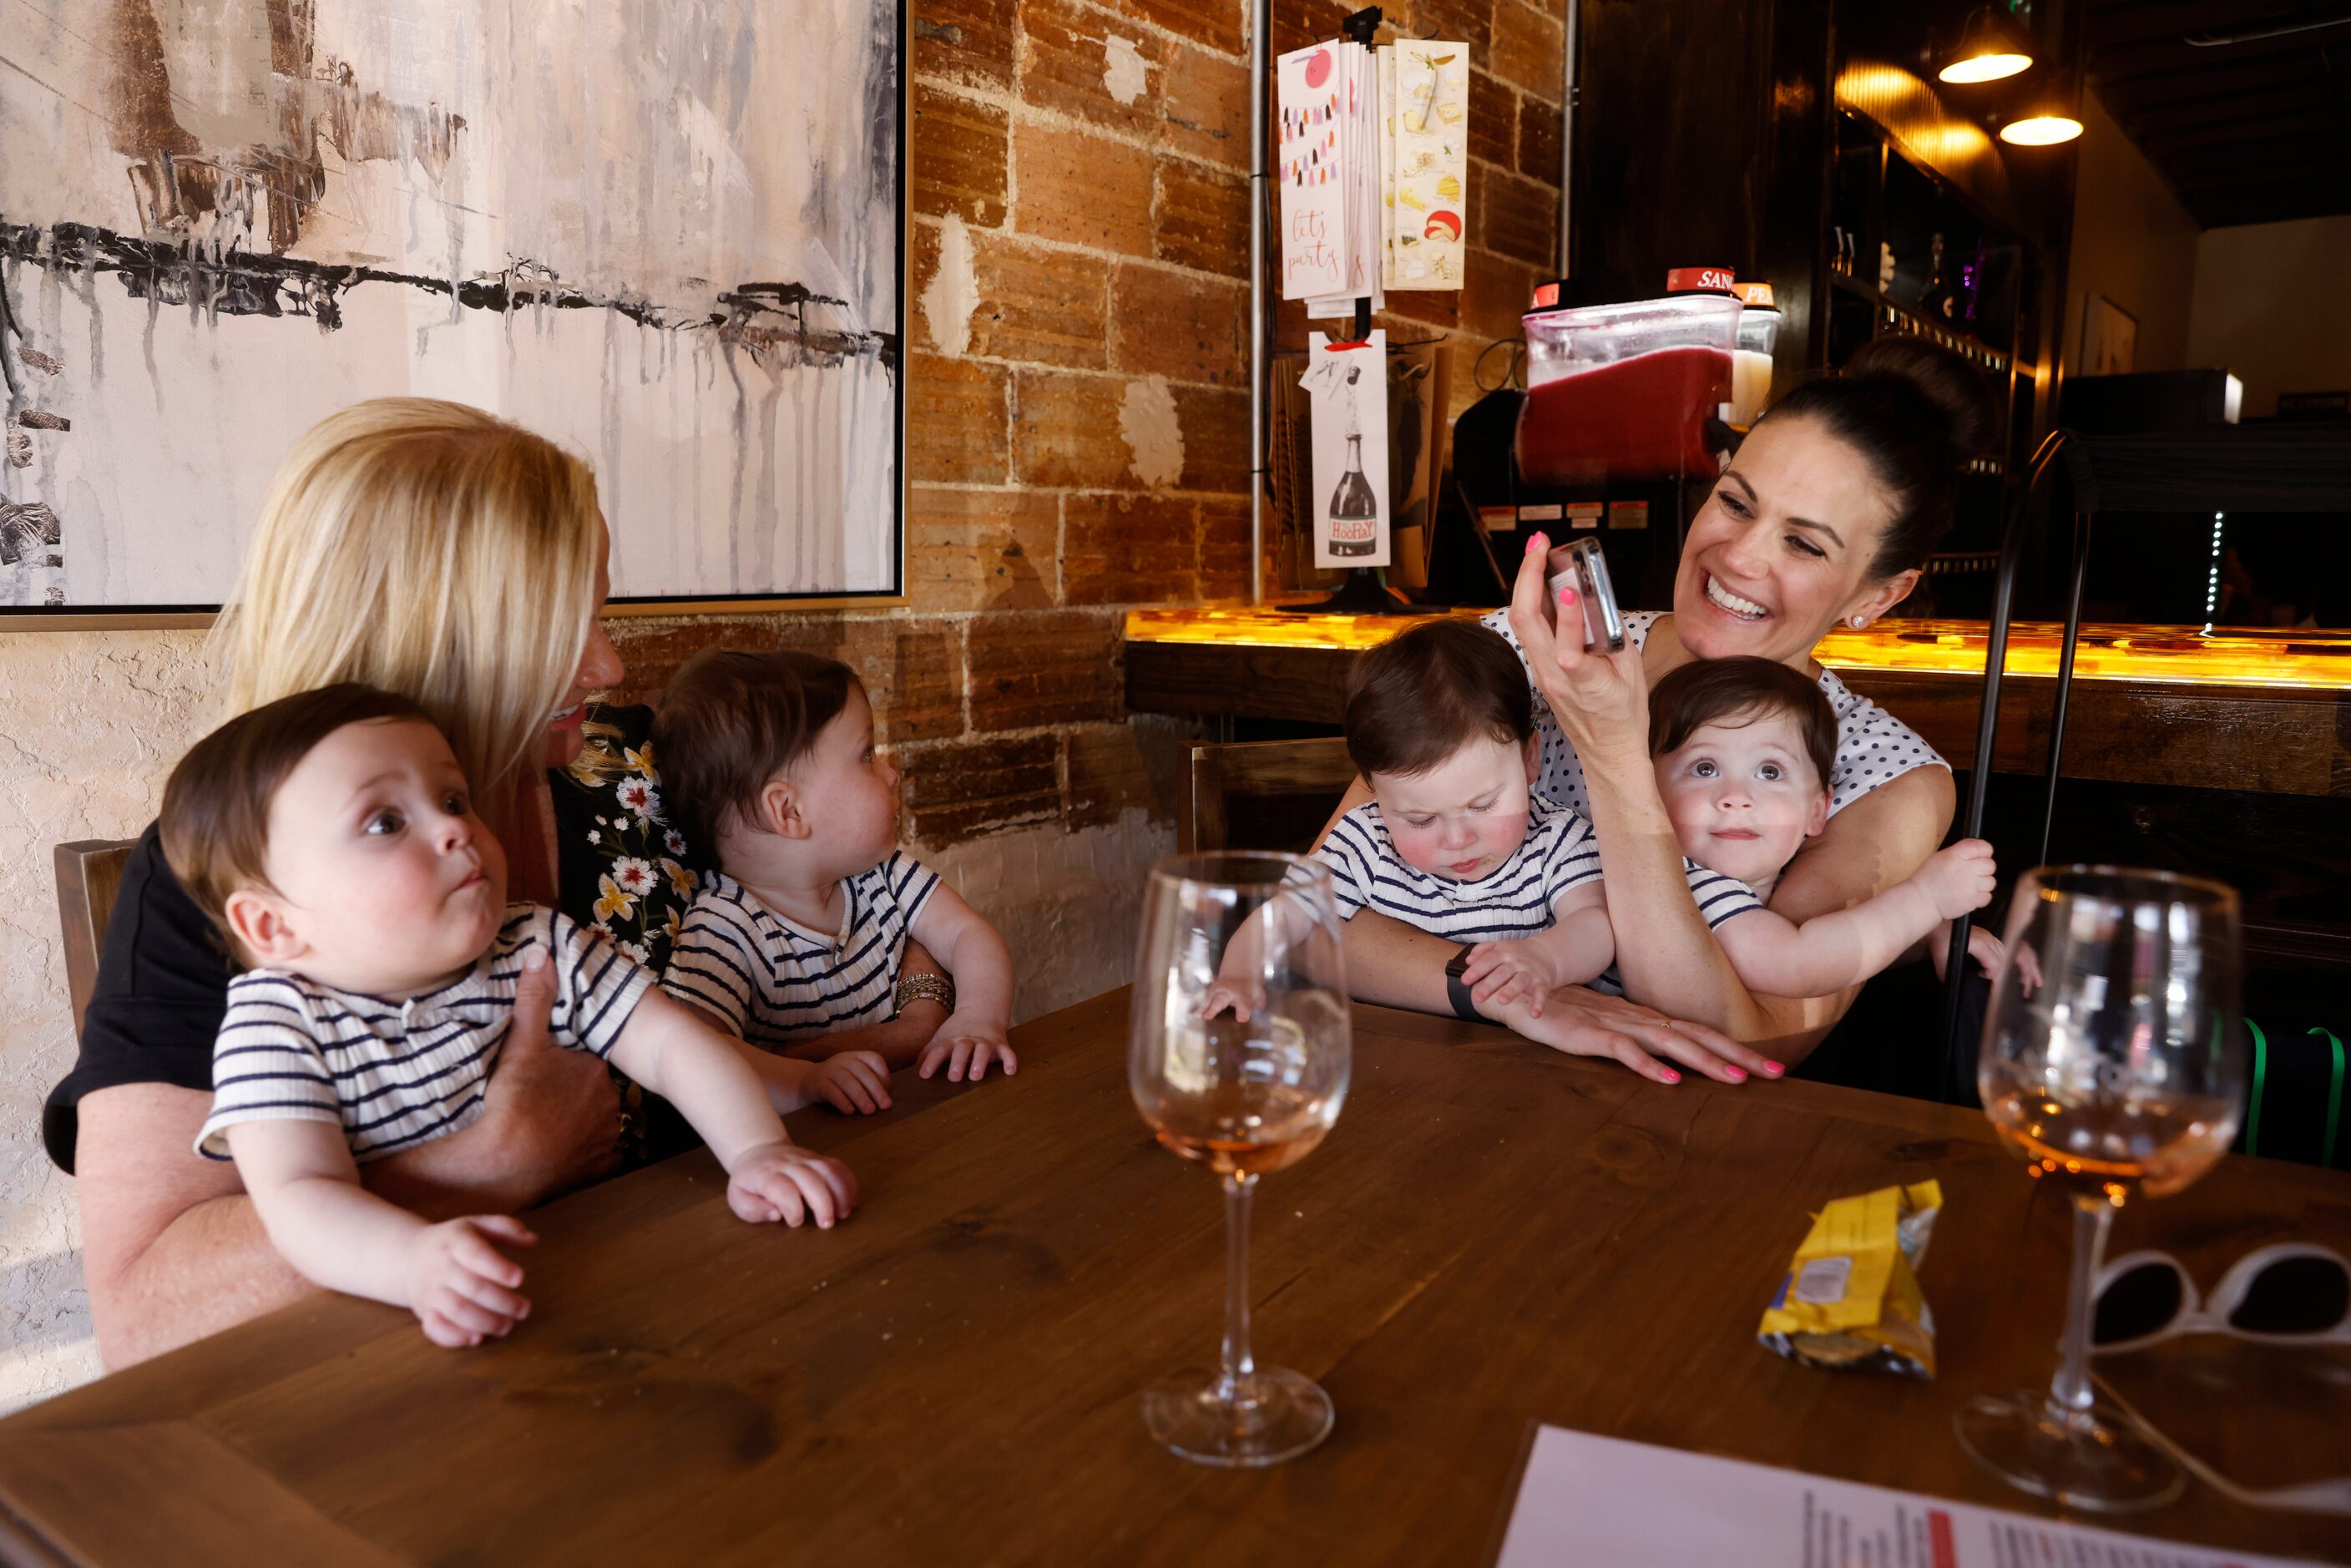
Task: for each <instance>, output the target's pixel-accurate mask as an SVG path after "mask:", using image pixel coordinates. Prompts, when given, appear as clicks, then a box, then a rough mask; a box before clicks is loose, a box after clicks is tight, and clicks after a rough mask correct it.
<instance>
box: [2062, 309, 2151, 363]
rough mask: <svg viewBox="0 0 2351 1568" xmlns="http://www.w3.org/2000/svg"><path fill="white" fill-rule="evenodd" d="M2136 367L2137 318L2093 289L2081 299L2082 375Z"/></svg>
mask: <svg viewBox="0 0 2351 1568" xmlns="http://www.w3.org/2000/svg"><path fill="white" fill-rule="evenodd" d="M2137 367H2138V318H2137V317H2136V316H2134V315H2132V314H2131V313H2130V312H2129V311H2127V310H2126V309H2124V308H2122V307H2121V306H2119V305H2117V304H2116V303H2115V302H2114V301H2113V300H2112V299H2109V298H2106V296H2105V295H2103V294H2100V293H2097V292H2095V291H2093V292H2092V293H2091V295H2090V296H2089V298H2086V299H2085V300H2084V301H2083V302H2082V368H2081V369H2080V370H2078V371H2074V374H2076V375H2082V376H2126V375H2129V374H2130V373H2131V372H2132V371H2134V370H2136V369H2137Z"/></svg>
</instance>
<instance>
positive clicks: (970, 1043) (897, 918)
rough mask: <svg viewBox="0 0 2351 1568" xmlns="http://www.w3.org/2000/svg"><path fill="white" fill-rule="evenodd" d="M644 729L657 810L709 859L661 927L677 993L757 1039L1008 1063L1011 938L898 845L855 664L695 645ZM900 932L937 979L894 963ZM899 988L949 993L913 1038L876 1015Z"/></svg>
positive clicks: (946, 1063) (774, 1047) (895, 999)
mask: <svg viewBox="0 0 2351 1568" xmlns="http://www.w3.org/2000/svg"><path fill="white" fill-rule="evenodd" d="M653 744H654V746H655V747H656V748H657V754H658V755H659V757H660V758H661V768H662V778H663V780H664V784H665V785H666V787H667V791H668V808H669V811H670V815H671V816H672V818H673V819H674V820H675V821H679V822H681V823H682V824H683V825H684V829H685V831H686V832H687V833H688V834H689V835H690V836H692V837H693V839H694V841H695V842H696V843H702V844H707V845H710V846H712V847H713V848H715V850H716V852H717V858H718V863H719V867H720V869H719V870H718V871H716V873H710V874H708V875H706V876H705V878H704V879H703V883H702V887H701V889H700V891H699V892H697V893H696V894H695V898H694V902H693V903H692V904H690V905H689V906H688V907H687V909H686V914H685V918H684V922H683V924H682V925H680V926H679V928H678V933H677V936H676V939H675V940H674V942H673V943H672V944H671V948H670V952H671V957H670V964H669V968H668V970H667V971H666V972H665V973H664V975H663V977H662V983H663V985H664V987H666V988H668V990H669V992H670V993H671V994H672V995H673V996H674V997H676V998H678V999H679V1000H681V1001H684V1002H686V1003H688V1004H690V1005H691V1006H693V1007H695V1008H697V1009H701V1010H702V1011H703V1012H705V1013H706V1014H707V1015H709V1016H710V1017H711V1018H712V1019H716V1021H717V1022H718V1023H719V1024H720V1025H721V1026H723V1027H724V1028H726V1029H727V1030H731V1031H732V1032H734V1033H736V1034H738V1035H740V1036H742V1037H743V1039H745V1040H747V1041H749V1042H750V1043H751V1044H752V1045H755V1046H758V1047H759V1048H760V1049H761V1050H763V1051H773V1052H778V1053H785V1052H789V1053H790V1054H791V1055H793V1056H807V1057H814V1058H818V1059H823V1060H829V1059H831V1058H832V1057H833V1056H835V1055H837V1054H838V1053H840V1052H842V1051H853V1050H857V1049H859V1048H861V1047H863V1046H866V1045H868V1044H870V1045H872V1047H873V1048H874V1049H876V1050H878V1051H880V1053H881V1054H882V1056H883V1059H884V1060H885V1061H890V1062H891V1064H892V1065H893V1066H904V1065H907V1064H909V1063H911V1064H912V1065H913V1066H914V1068H915V1069H916V1071H919V1072H920V1073H921V1075H922V1076H923V1077H925V1078H928V1077H930V1076H931V1075H932V1074H933V1073H935V1072H937V1071H939V1070H940V1069H941V1068H943V1067H944V1068H945V1069H946V1074H947V1077H948V1078H949V1079H950V1080H952V1081H956V1082H962V1081H966V1080H972V1081H977V1079H979V1078H981V1077H983V1076H985V1075H986V1073H987V1068H988V1064H989V1063H990V1062H994V1063H997V1064H998V1066H1000V1067H1001V1068H1002V1069H1003V1071H1005V1072H1006V1073H1008V1074H1009V1073H1011V1072H1014V1071H1018V1069H1019V1061H1018V1059H1017V1058H1016V1057H1015V1056H1014V1055H1013V1051H1012V1047H1011V1045H1010V1043H1009V1042H1008V1040H1007V1039H1006V1034H1007V1032H1008V1030H1009V1028H1010V1025H1011V1019H1012V955H1011V953H1010V952H1009V951H1008V949H1007V948H1006V946H1005V945H1004V938H1003V937H1001V936H998V935H997V933H996V928H995V927H994V926H992V925H989V924H988V923H987V921H986V920H985V919H983V918H982V917H981V916H980V915H979V914H978V913H977V911H976V910H974V909H973V908H972V907H971V905H970V904H967V903H965V902H964V900H963V898H962V896H961V895H960V894H957V893H956V890H955V889H954V888H952V887H949V886H947V885H946V883H942V882H941V881H940V880H939V879H938V877H937V875H936V874H935V873H932V872H930V871H926V870H925V869H924V867H923V866H922V865H921V864H920V863H919V862H916V861H915V860H914V858H913V857H912V856H910V855H907V854H905V853H904V852H902V851H900V850H899V849H898V847H897V843H898V795H897V790H898V774H897V770H896V769H894V768H892V767H891V766H890V765H889V764H888V763H886V762H883V761H882V760H880V759H879V758H876V757H875V755H874V752H873V708H872V703H871V702H869V701H868V700H867V697H866V695H865V687H864V685H863V684H862V682H860V681H859V680H858V678H857V673H856V672H855V671H854V670H852V669H851V668H850V667H849V666H848V665H847V664H842V663H841V662H840V661H839V660H837V659H827V658H820V657H819V656H817V655H815V654H812V653H795V652H792V651H790V650H788V649H776V650H771V651H768V652H762V653H753V652H747V651H737V650H715V651H712V652H710V653H703V654H701V655H699V656H698V657H696V658H695V659H694V660H692V661H691V662H689V663H688V664H686V666H685V667H684V669H682V670H680V671H679V672H678V674H677V676H676V678H675V679H674V680H673V681H672V682H671V683H670V685H669V689H668V690H667V691H666V692H665V693H664V694H663V696H662V702H661V710H660V716H659V718H658V720H657V721H656V723H655V726H654V732H653ZM909 937H911V938H913V939H914V941H917V942H920V943H921V944H922V945H923V946H925V948H927V949H928V950H929V951H930V954H931V956H933V957H935V958H936V959H937V960H938V962H939V963H940V964H941V965H942V966H943V967H945V968H946V971H947V975H948V977H949V983H948V984H946V985H945V986H943V987H942V986H940V984H939V981H938V977H936V976H935V975H924V976H904V977H902V976H901V974H900V970H901V968H902V967H903V965H904V958H905V952H906V943H907V939H908V938H909ZM926 982H927V983H926ZM938 989H944V990H945V991H946V996H944V997H939V996H937V995H936V994H935V992H936V990H938ZM912 996H928V997H931V998H933V999H935V1000H938V1001H940V1002H942V1003H943V1004H944V1005H945V1006H946V1009H947V1011H948V1017H947V1019H946V1022H945V1023H943V1024H941V1025H940V1026H939V1028H938V1029H937V1030H936V1031H935V1032H934V1033H933V1034H932V1035H931V1036H930V1038H929V1039H928V1040H920V1041H917V1040H908V1039H907V1038H906V1037H905V1036H904V1034H903V1032H902V1031H899V1030H891V1029H890V1028H889V1027H888V1025H889V1023H890V1020H891V1019H893V1018H894V1017H895V1016H896V1013H897V1010H898V1009H899V1008H900V1007H901V1006H903V1005H904V1002H905V1001H906V1000H907V999H909V998H910V997H912Z"/></svg>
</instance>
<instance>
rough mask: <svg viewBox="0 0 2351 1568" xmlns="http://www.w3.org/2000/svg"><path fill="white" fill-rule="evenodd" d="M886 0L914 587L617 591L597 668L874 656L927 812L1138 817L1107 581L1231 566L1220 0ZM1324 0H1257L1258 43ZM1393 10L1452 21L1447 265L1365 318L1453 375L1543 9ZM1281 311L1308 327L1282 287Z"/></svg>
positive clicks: (1239, 296) (1050, 819)
mask: <svg viewBox="0 0 2351 1568" xmlns="http://www.w3.org/2000/svg"><path fill="white" fill-rule="evenodd" d="M913 4H914V61H913V66H914V79H913V84H912V100H913V121H912V125H911V127H910V141H911V149H912V151H911V167H910V169H909V171H908V181H909V185H908V190H909V202H910V204H911V206H912V209H913V227H914V232H913V236H912V242H911V243H912V251H913V255H912V267H913V298H912V300H910V304H909V309H908V329H909V331H908V337H909V341H908V345H907V348H908V365H909V371H908V377H907V388H908V392H907V397H908V434H907V444H908V459H907V460H908V471H909V480H910V491H909V499H908V515H907V530H908V534H907V582H908V594H909V597H910V600H911V603H910V604H909V605H908V606H907V608H905V609H904V610H897V611H888V612H823V613H816V614H805V615H748V616H726V617H710V618H705V617H681V618H677V619H674V620H662V621H640V620H620V621H616V622H613V623H612V630H613V633H614V636H615V639H616V641H618V643H620V646H621V650H622V653H623V655H624V656H625V657H626V658H627V660H628V662H629V664H630V678H629V683H628V687H627V690H626V691H625V692H624V694H623V695H630V696H642V695H650V694H652V693H654V692H657V691H658V690H659V689H660V687H661V685H663V683H664V682H665V681H666V680H667V679H668V677H669V675H670V674H671V673H672V672H674V670H675V668H676V666H677V665H678V664H679V663H681V662H682V661H683V660H684V658H685V657H686V656H687V655H689V654H691V653H694V652H695V651H696V650H698V649H700V648H704V647H709V646H715V645H721V644H727V643H735V644H741V645H754V646H757V645H770V646H772V645H776V644H778V643H781V644H785V645H789V646H794V647H805V648H810V649H814V650H820V651H823V652H828V653H834V654H835V655H837V656H839V657H841V658H843V659H846V660H847V661H849V662H850V663H851V664H854V665H856V666H857V668H858V669H859V670H860V671H861V672H862V674H864V676H865V679H866V681H867V683H868V684H869V685H870V686H871V687H872V693H873V699H874V707H875V710H876V713H877V715H878V716H879V721H880V732H881V738H882V739H883V743H884V744H885V745H887V746H890V747H893V748H894V749H895V751H896V752H897V754H898V758H899V760H900V761H901V763H902V764H903V766H904V771H905V774H906V786H905V790H906V805H907V809H908V827H909V831H910V832H911V833H912V834H913V835H914V836H915V837H917V838H919V839H921V840H922V841H925V842H927V843H931V844H947V843H954V842H957V841H963V840H967V839H971V838H975V837H979V836H983V835H986V834H989V833H993V832H998V831H1008V830H1013V829H1019V828H1025V827H1035V826H1063V827H1071V828H1076V827H1085V826H1090V825H1093V824H1097V823H1102V822H1105V821H1113V820H1115V819H1116V818H1117V817H1118V816H1119V815H1120V813H1122V812H1123V811H1125V810H1130V809H1134V808H1137V807H1140V808H1143V809H1145V810H1149V811H1151V812H1152V813H1153V814H1154V815H1155V817H1158V818H1160V819H1162V820H1165V819H1166V818H1168V817H1169V816H1170V815H1171V814H1172V808H1173V800H1172V789H1173V779H1174V751H1175V745H1176V743H1177V740H1178V734H1179V732H1178V730H1177V728H1176V727H1175V726H1174V725H1173V724H1171V723H1165V722H1155V723H1145V724H1135V725H1130V724H1129V723H1127V722H1126V717H1125V714H1124V707H1123V678H1122V674H1121V667H1120V639H1119V629H1120V625H1121V622H1122V617H1123V610H1124V609H1125V607H1126V606H1129V605H1134V604H1156V603H1184V602H1197V601H1209V600H1217V599H1234V598H1238V597H1240V596H1243V595H1245V594H1246V593H1247V592H1248V590H1249V474H1248V467H1249V392H1248V380H1247V377H1248V365H1249V358H1248V356H1249V308H1248V307H1249V291H1248V283H1247V274H1248V261H1249V73H1248V69H1247V56H1246V54H1245V52H1244V49H1245V44H1244V28H1245V26H1246V20H1245V18H1246V15H1247V5H1246V4H1245V0H1116V3H1104V4H1092V3H1090V0H913ZM1348 9H1349V7H1347V6H1345V5H1339V4H1335V3H1334V4H1322V3H1320V0H1278V4H1277V6H1276V21H1275V37H1274V40H1273V41H1274V44H1275V46H1276V47H1277V49H1287V48H1291V47H1297V46H1298V45H1300V44H1302V43H1304V42H1306V41H1308V39H1309V38H1311V37H1333V36H1335V35H1336V33H1337V31H1338V22H1339V19H1340V17H1342V16H1344V15H1345V14H1346V12H1347V10H1348ZM1390 16H1391V19H1392V20H1393V21H1394V22H1395V23H1396V24H1397V26H1400V27H1401V28H1402V29H1404V30H1405V31H1409V32H1412V33H1414V34H1416V35H1418V36H1435V35H1438V34H1443V35H1445V36H1447V37H1463V38H1467V39H1468V41H1469V45H1470V63H1471V82H1472V91H1473V99H1472V103H1473V121H1474V129H1475V131H1476V139H1475V141H1473V143H1472V162H1471V164H1470V183H1471V197H1470V200H1471V204H1472V208H1471V210H1472V220H1471V221H1472V225H1473V226H1472V232H1471V235H1470V239H1471V250H1470V261H1469V268H1468V282H1469V287H1468V292H1467V293H1465V294H1462V295H1458V296H1457V295H1454V294H1429V295H1418V296H1413V295H1400V296H1397V297H1396V301H1395V306H1396V308H1395V310H1394V311H1393V312H1392V313H1391V315H1390V317H1389V318H1387V319H1384V324H1385V325H1386V326H1387V327H1388V328H1389V329H1390V331H1391V333H1392V335H1394V336H1396V337H1398V338H1426V337H1428V336H1431V335H1433V334H1437V333H1442V334H1443V335H1445V336H1447V337H1448V338H1450V339H1452V340H1454V341H1455V342H1456V343H1457V344H1458V346H1459V348H1460V350H1462V351H1461V353H1460V356H1459V358H1458V378H1457V379H1458V384H1459V385H1460V386H1461V387H1463V388H1467V387H1468V370H1469V364H1470V361H1472V360H1473V359H1474V358H1475V355H1476V353H1477V351H1478V350H1480V349H1482V348H1483V347H1485V345H1486V344H1487V343H1489V342H1490V341H1492V340H1495V339H1497V338H1504V337H1513V336H1516V335H1517V331H1518V316H1519V312H1520V310H1521V309H1522V308H1524V304H1525V299H1526V297H1527V294H1528V291H1529V289H1530V288H1531V286H1532V285H1533V283H1534V282H1535V280H1536V278H1537V277H1539V276H1548V275H1549V274H1550V272H1551V271H1552V267H1553V262H1552V252H1553V249H1554V237H1553V236H1554V235H1555V234H1556V231H1557V227H1558V218H1557V214H1558V188H1557V187H1558V162H1559V158H1558V147H1559V134H1558V127H1559V103H1558V98H1559V72H1560V57H1561V30H1560V23H1559V16H1558V8H1557V5H1556V0H1545V4H1542V5H1534V4H1530V3H1529V0H1410V3H1408V4H1405V5H1398V6H1395V7H1392V8H1391V10H1390ZM943 272H944V273H945V274H946V276H945V277H942V274H943ZM967 306H968V309H967V310H966V309H965V307H967ZM1303 333H1304V322H1303V319H1302V316H1301V314H1300V313H1299V312H1298V310H1297V308H1295V307H1291V308H1287V309H1285V310H1284V311H1283V312H1282V314H1281V316H1280V337H1281V340H1282V341H1283V342H1285V343H1287V344H1290V345H1291V346H1300V345H1302V344H1303V342H1304V336H1303ZM1474 395H1475V394H1474V392H1466V391H1465V392H1462V393H1461V394H1460V395H1459V396H1458V397H1457V400H1456V403H1457V407H1458V406H1461V405H1465V404H1466V403H1467V402H1468V401H1469V399H1470V398H1471V397H1472V396H1474Z"/></svg>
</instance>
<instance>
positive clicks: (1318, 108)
mask: <svg viewBox="0 0 2351 1568" xmlns="http://www.w3.org/2000/svg"><path fill="white" fill-rule="evenodd" d="M1342 47H1343V46H1341V45H1336V44H1316V45H1314V46H1313V47H1310V48H1303V49H1294V50H1292V51H1291V52H1290V53H1289V54H1286V55H1284V56H1282V57H1280V59H1279V60H1277V61H1276V62H1275V63H1274V81H1275V86H1276V97H1277V101H1278V103H1279V105H1280V116H1281V127H1280V131H1281V134H1280V142H1279V151H1280V180H1281V297H1282V298H1284V299H1302V298H1309V297H1311V296H1313V295H1317V294H1336V293H1338V292H1339V291H1340V290H1341V289H1342V288H1343V287H1346V282H1347V276H1346V271H1345V261H1346V257H1345V256H1344V254H1343V253H1344V249H1345V244H1346V226H1347V187H1346V184H1345V182H1344V181H1343V179H1341V178H1339V177H1338V176H1339V174H1340V172H1341V168H1342V165H1341V162H1340V137H1339V132H1340V130H1341V125H1342V120H1343V115H1342V113H1341V110H1342V108H1343V98H1342V94H1343V91H1344V89H1345V86H1346V83H1345V80H1344V74H1345V73H1344V72H1343V70H1342V69H1341V68H1340V65H1339V57H1340V51H1341V49H1342Z"/></svg>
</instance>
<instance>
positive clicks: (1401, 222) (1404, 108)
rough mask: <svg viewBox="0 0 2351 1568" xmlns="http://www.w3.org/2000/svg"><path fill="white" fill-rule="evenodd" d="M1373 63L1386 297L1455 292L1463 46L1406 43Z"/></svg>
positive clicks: (1464, 114) (1464, 105)
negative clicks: (1383, 184)
mask: <svg viewBox="0 0 2351 1568" xmlns="http://www.w3.org/2000/svg"><path fill="white" fill-rule="evenodd" d="M1381 55H1382V58H1381V62H1380V89H1381V97H1382V100H1383V101H1382V103H1381V119H1382V120H1383V121H1384V127H1383V129H1384V132H1385V145H1386V148H1387V156H1386V158H1385V160H1384V162H1385V165H1386V168H1387V170H1388V180H1387V189H1386V191H1385V192H1384V198H1383V199H1384V204H1385V205H1386V212H1385V214H1384V217H1385V220H1386V221H1385V225H1384V226H1385V229H1386V239H1387V246H1386V252H1385V258H1384V259H1385V267H1384V273H1385V277H1384V281H1385V282H1386V284H1387V287H1390V288H1392V289H1406V288H1458V287H1461V268H1462V257H1463V253H1464V244H1463V241H1464V232H1465V229H1466V227H1467V217H1468V211H1469V207H1468V180H1469V46H1468V44H1466V43H1459V42H1452V41H1447V40H1445V39H1422V40H1409V41H1406V42H1404V43H1400V44H1396V45H1394V46H1392V47H1389V48H1386V49H1384V50H1382V51H1381ZM1390 57H1393V58H1390Z"/></svg>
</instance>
